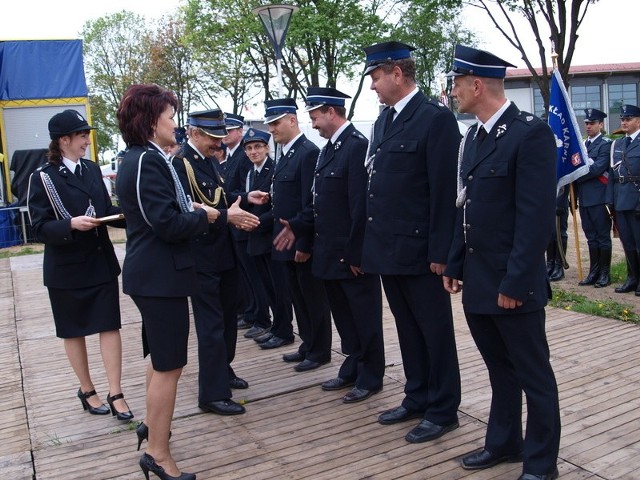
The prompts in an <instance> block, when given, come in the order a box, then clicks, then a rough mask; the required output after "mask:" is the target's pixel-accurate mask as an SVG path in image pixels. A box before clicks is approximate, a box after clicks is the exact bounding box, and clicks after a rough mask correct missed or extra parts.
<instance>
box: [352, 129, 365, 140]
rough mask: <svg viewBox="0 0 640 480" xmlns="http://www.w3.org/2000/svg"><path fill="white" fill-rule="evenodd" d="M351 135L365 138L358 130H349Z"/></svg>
mask: <svg viewBox="0 0 640 480" xmlns="http://www.w3.org/2000/svg"><path fill="white" fill-rule="evenodd" d="M351 136H352V137H356V138H365V136H364V135H362V134H361V133H360V132H359V131H357V130H356V131H355V132H351Z"/></svg>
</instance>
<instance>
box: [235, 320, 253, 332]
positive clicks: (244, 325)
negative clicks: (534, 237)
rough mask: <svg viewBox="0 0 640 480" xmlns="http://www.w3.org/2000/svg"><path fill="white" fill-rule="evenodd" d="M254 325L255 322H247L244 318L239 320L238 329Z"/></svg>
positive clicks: (245, 328)
mask: <svg viewBox="0 0 640 480" xmlns="http://www.w3.org/2000/svg"><path fill="white" fill-rule="evenodd" d="M251 327H253V323H250V322H247V321H246V320H245V319H244V318H242V319H240V320H238V330H247V329H249V328H251Z"/></svg>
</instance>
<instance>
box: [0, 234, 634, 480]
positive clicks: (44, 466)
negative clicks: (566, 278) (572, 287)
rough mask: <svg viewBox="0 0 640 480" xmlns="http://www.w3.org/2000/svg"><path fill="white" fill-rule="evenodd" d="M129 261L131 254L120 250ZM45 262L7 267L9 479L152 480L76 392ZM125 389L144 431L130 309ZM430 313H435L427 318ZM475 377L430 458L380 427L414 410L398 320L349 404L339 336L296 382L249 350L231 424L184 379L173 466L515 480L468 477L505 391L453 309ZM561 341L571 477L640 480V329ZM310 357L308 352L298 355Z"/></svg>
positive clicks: (597, 325) (614, 325) (578, 331)
mask: <svg viewBox="0 0 640 480" xmlns="http://www.w3.org/2000/svg"><path fill="white" fill-rule="evenodd" d="M116 250H117V252H118V255H119V256H120V258H122V257H123V255H124V246H123V245H117V246H116ZM41 263H42V255H30V256H24V257H14V258H11V259H5V260H0V369H1V371H2V375H1V376H0V428H1V430H0V472H2V474H1V475H0V477H1V478H2V479H25V480H26V479H38V480H45V479H65V480H70V479H80V478H82V479H87V478H90V479H92V480H96V479H110V478H119V479H122V478H124V479H141V478H143V476H142V473H141V472H140V470H139V468H138V465H137V460H138V457H139V455H140V454H139V453H138V452H136V450H135V447H136V436H135V433H134V432H133V431H132V427H130V426H127V425H126V424H122V423H120V422H118V421H117V420H115V419H113V418H112V417H110V416H109V417H97V416H92V415H88V414H86V413H84V412H83V411H82V409H81V408H80V404H79V402H78V399H77V398H76V396H75V392H76V390H77V387H76V379H75V376H74V374H73V372H72V371H71V368H70V367H69V365H68V362H67V360H66V357H65V355H64V350H63V345H62V342H61V341H60V340H59V339H57V338H55V335H54V328H53V321H52V319H51V313H50V308H49V302H48V297H47V295H46V290H45V289H44V287H43V286H42V281H41ZM121 300H122V315H123V328H122V336H123V344H124V369H123V388H124V391H125V393H126V395H127V400H128V402H129V405H130V406H131V408H132V410H133V411H134V413H135V414H136V417H137V418H144V413H145V411H144V410H145V405H144V370H145V361H144V360H143V359H142V353H141V345H140V318H139V315H138V311H137V309H136V308H135V306H134V305H133V303H132V302H131V300H130V299H129V298H128V297H127V296H125V295H122V296H121ZM425 308H428V306H426V305H425ZM454 315H455V326H456V336H457V344H458V354H459V357H460V368H461V375H462V404H461V406H460V412H459V417H460V428H459V429H457V430H456V431H454V432H452V433H450V434H448V435H446V436H445V437H444V438H442V439H439V440H436V441H434V442H431V443H428V444H421V445H412V444H409V443H407V442H406V441H405V440H404V435H405V433H406V432H407V431H408V430H409V429H410V428H412V426H413V423H411V422H409V423H404V424H399V425H393V426H382V425H379V424H378V423H377V421H376V418H377V414H378V413H379V412H380V411H382V410H384V409H387V408H391V407H394V406H396V405H397V404H398V403H399V402H400V401H401V399H402V398H403V390H402V389H403V371H402V361H401V357H400V351H399V348H398V342H397V337H396V333H395V326H394V323H393V318H392V317H391V315H390V313H389V311H388V309H387V310H385V343H386V354H387V370H386V378H385V382H384V390H383V391H382V392H381V393H379V394H377V395H375V396H374V397H372V398H371V399H370V400H369V401H367V402H364V403H359V404H353V405H345V404H343V403H342V402H341V401H340V398H341V396H342V395H343V394H344V392H323V391H322V390H321V389H320V387H319V384H320V383H321V382H322V381H324V380H326V379H329V378H331V377H333V376H335V374H336V373H337V371H338V368H339V365H340V363H341V355H340V353H339V351H340V350H339V338H338V336H337V335H336V334H335V332H334V341H333V347H334V353H333V358H332V362H331V364H330V365H329V366H327V367H324V368H320V369H318V370H316V371H312V372H308V373H296V372H294V371H293V369H292V366H291V365H289V364H286V363H284V362H282V361H281V355H282V353H283V351H284V352H287V351H292V348H286V347H285V349H276V350H271V351H264V350H260V349H259V348H257V346H256V345H255V343H254V342H253V341H250V340H246V339H244V338H242V337H241V338H240V339H239V342H238V352H237V356H236V361H235V362H234V368H235V370H236V372H237V373H238V374H239V375H240V376H241V377H243V378H245V379H246V380H248V381H249V383H250V385H251V386H250V388H249V389H248V390H245V391H236V394H235V397H234V398H235V399H236V400H238V401H244V402H246V407H247V413H246V414H245V415H241V416H236V417H221V416H217V415H212V414H205V413H202V412H201V411H200V410H199V409H198V408H197V358H196V341H195V332H194V329H193V328H192V338H191V341H190V347H189V354H190V363H189V364H188V365H187V367H186V368H185V371H184V374H183V376H182V378H181V380H180V385H179V390H178V400H177V406H176V412H175V417H174V422H173V426H172V430H173V437H172V440H171V444H172V450H173V453H174V455H175V457H176V459H177V461H178V463H179V465H180V467H181V468H183V469H184V470H186V471H193V472H196V473H197V474H198V479H199V480H203V479H252V480H258V479H292V480H297V479H313V480H315V479H331V480H336V479H365V478H366V479H394V478H407V479H460V478H468V479H474V480H475V479H479V480H480V479H516V478H517V477H518V475H519V474H520V471H521V465H520V464H506V465H499V466H497V467H495V468H492V469H489V470H485V471H482V472H468V471H465V470H463V469H462V468H461V467H460V466H459V457H460V456H461V455H463V454H465V453H467V452H469V451H471V450H473V449H475V448H478V447H481V446H482V444H483V436H484V433H485V426H486V425H485V424H486V421H487V417H488V408H489V399H490V388H489V384H488V380H487V375H486V370H485V367H484V364H483V362H482V359H481V358H480V356H479V354H478V352H477V350H476V348H475V345H474V343H473V340H472V339H471V337H470V335H469V333H468V330H467V327H466V323H465V321H464V317H463V315H462V313H461V308H460V304H459V298H456V299H455V300H454ZM547 330H548V335H549V341H550V345H551V353H552V363H553V366H554V369H555V372H556V376H557V378H558V384H559V386H560V398H561V414H562V424H563V434H562V441H561V449H560V459H559V462H558V468H559V470H560V474H561V477H562V478H563V479H637V478H640V473H637V472H636V470H637V469H639V468H640V458H639V456H638V454H639V453H640V428H639V427H640V420H639V419H640V408H639V407H640V361H639V358H640V328H638V327H637V326H634V325H628V324H624V323H621V322H618V321H614V320H608V319H603V318H598V317H591V316H588V315H582V314H576V313H573V312H567V311H563V310H557V309H549V310H548V322H547ZM296 344H297V341H296ZM89 347H90V355H91V357H90V358H91V359H92V366H93V371H94V381H95V382H96V388H97V390H98V391H99V392H100V393H101V395H102V398H103V400H104V399H105V398H106V393H107V391H106V388H107V386H106V382H105V376H104V373H103V371H102V366H101V362H100V361H99V349H98V344H97V338H91V339H90V340H89Z"/></svg>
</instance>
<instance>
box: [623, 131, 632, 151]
mask: <svg viewBox="0 0 640 480" xmlns="http://www.w3.org/2000/svg"><path fill="white" fill-rule="evenodd" d="M630 143H631V137H629V136H628V135H627V136H626V137H624V149H625V150H626V149H627V148H629V144H630Z"/></svg>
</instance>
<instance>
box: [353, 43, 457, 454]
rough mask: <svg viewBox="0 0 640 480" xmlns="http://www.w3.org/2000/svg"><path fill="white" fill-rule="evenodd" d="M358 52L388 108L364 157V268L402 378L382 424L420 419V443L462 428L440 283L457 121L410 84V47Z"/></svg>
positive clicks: (449, 224) (412, 437)
mask: <svg viewBox="0 0 640 480" xmlns="http://www.w3.org/2000/svg"><path fill="white" fill-rule="evenodd" d="M364 50H365V52H366V55H367V64H366V69H365V72H364V74H365V75H369V76H370V77H371V89H372V90H374V91H375V92H376V93H377V94H378V98H379V100H380V102H381V103H384V104H386V105H387V107H386V108H385V109H384V110H383V111H382V113H381V114H380V116H379V117H378V119H377V120H376V122H375V124H374V126H373V134H372V138H371V141H370V145H369V150H368V153H367V157H366V166H367V168H368V174H369V178H368V191H367V206H366V221H365V224H366V225H365V232H364V243H363V247H362V262H361V265H360V268H361V269H362V271H364V272H366V273H369V274H374V275H381V278H382V284H383V286H384V290H385V293H386V296H387V300H388V302H389V307H390V308H391V312H392V313H393V316H394V318H395V321H396V327H397V330H398V338H399V341H400V350H401V353H402V365H403V368H404V373H405V376H406V378H407V383H406V384H405V388H404V393H405V397H404V400H403V401H402V403H401V405H400V406H399V407H396V408H393V409H391V410H388V411H385V412H383V413H382V414H381V415H380V416H379V418H378V421H379V422H380V423H381V424H383V425H388V424H393V423H398V422H404V421H407V420H411V419H415V418H421V419H422V420H421V422H420V423H419V424H418V425H417V426H416V427H415V428H414V429H413V430H411V431H410V432H409V433H408V434H407V435H406V437H405V438H406V440H407V441H408V442H412V443H418V442H426V441H429V440H433V439H436V438H438V437H441V436H442V435H444V434H445V433H447V432H450V431H451V430H454V429H456V428H458V412H457V411H458V406H459V404H460V372H459V368H458V357H457V353H456V343H455V338H454V332H453V315H452V311H451V299H450V296H449V295H448V294H447V293H446V292H445V291H444V289H443V288H442V279H441V278H440V275H441V274H442V272H443V271H444V268H445V264H446V263H447V253H448V251H449V246H450V245H451V238H452V233H453V222H454V218H455V196H456V193H455V184H456V182H455V175H456V154H457V152H458V146H459V144H460V133H459V130H458V124H457V122H456V119H455V117H454V116H453V113H451V111H450V110H448V109H447V108H446V107H444V106H443V105H442V104H441V103H439V102H438V101H436V100H429V99H428V98H427V97H425V95H424V94H423V93H422V92H421V91H420V90H419V89H418V87H417V86H416V81H415V71H416V69H415V61H414V60H413V59H412V58H411V51H412V50H415V49H414V48H413V47H411V46H409V45H405V44H404V43H400V42H394V41H392V42H385V43H379V44H376V45H372V46H370V47H367V48H365V49H364Z"/></svg>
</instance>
